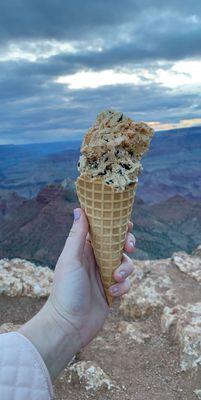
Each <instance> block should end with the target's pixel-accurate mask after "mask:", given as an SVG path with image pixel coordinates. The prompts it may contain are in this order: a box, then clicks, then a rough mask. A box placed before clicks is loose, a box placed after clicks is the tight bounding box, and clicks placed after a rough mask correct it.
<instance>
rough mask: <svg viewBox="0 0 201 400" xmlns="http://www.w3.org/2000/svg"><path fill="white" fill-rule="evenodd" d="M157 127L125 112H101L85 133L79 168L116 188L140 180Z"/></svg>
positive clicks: (121, 187)
mask: <svg viewBox="0 0 201 400" xmlns="http://www.w3.org/2000/svg"><path fill="white" fill-rule="evenodd" d="M153 133H154V131H153V129H152V128H151V127H149V126H148V125H147V124H145V123H144V122H135V121H133V120H132V119H131V118H127V117H125V116H124V115H123V113H120V112H116V111H112V110H106V111H104V112H101V113H100V114H99V115H98V116H97V118H96V121H95V123H94V125H93V126H92V128H90V129H89V130H88V132H87V133H86V135H85V138H84V140H83V143H82V147H81V154H82V156H81V157H80V160H79V162H78V170H79V172H80V174H81V175H82V174H84V175H86V176H88V177H89V178H92V179H95V178H101V179H102V180H104V182H105V183H106V184H107V185H111V186H113V187H114V188H115V190H116V191H118V192H122V191H123V190H125V188H126V187H127V186H128V185H130V184H132V183H134V182H137V180H138V175H139V174H140V172H141V170H142V166H141V163H140V160H141V157H142V155H143V154H144V153H145V152H146V150H147V149H148V147H149V144H150V140H151V137H152V136H153Z"/></svg>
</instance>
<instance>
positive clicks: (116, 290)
mask: <svg viewBox="0 0 201 400" xmlns="http://www.w3.org/2000/svg"><path fill="white" fill-rule="evenodd" d="M110 293H111V294H113V295H115V296H117V295H118V294H119V289H118V287H117V286H114V287H111V288H110Z"/></svg>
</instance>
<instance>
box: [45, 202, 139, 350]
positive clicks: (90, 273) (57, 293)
mask: <svg viewBox="0 0 201 400" xmlns="http://www.w3.org/2000/svg"><path fill="white" fill-rule="evenodd" d="M79 216H80V217H79ZM132 226H133V224H132V223H131V222H129V224H128V230H131V229H132ZM88 232H89V225H88V221H87V218H86V214H85V213H84V211H83V210H82V209H76V210H75V219H74V223H73V226H72V229H71V231H70V233H69V236H68V238H67V241H66V244H65V246H64V249H63V251H62V253H61V255H60V257H59V259H58V262H57V265H56V269H55V275H54V283H53V289H52V293H51V296H50V299H49V300H50V301H51V303H52V306H53V307H54V308H55V310H56V312H58V313H59V314H60V315H62V317H63V318H64V319H65V320H66V321H68V322H69V323H71V325H72V326H74V328H75V329H76V330H77V331H78V332H79V335H80V339H81V345H82V346H86V345H87V344H88V343H89V342H90V341H91V340H92V339H93V338H94V337H95V336H96V334H97V333H98V331H99V330H100V329H101V327H102V325H103V323H104V321H105V318H106V317H107V315H108V312H109V307H108V304H107V301H106V297H105V294H104V290H103V287H102V283H101V279H100V275H99V271H98V266H97V263H96V260H95V257H94V252H93V249H92V246H91V242H90V235H89V233H88ZM134 245H135V239H134V236H133V235H132V234H131V233H130V232H128V233H127V236H126V240H125V246H124V249H125V251H127V252H128V253H131V252H133V251H134ZM132 271H133V263H132V261H131V260H130V258H129V257H128V256H127V255H126V254H123V257H122V263H121V265H120V266H119V267H118V268H117V269H116V270H115V272H114V276H113V277H114V280H115V281H116V282H117V283H116V284H114V285H112V286H111V288H110V293H111V295H112V296H114V297H118V296H121V295H122V294H125V293H126V292H128V290H129V288H130V281H129V279H128V276H129V275H130V274H131V273H132Z"/></svg>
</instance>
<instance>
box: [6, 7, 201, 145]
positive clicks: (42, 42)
mask: <svg viewBox="0 0 201 400" xmlns="http://www.w3.org/2000/svg"><path fill="white" fill-rule="evenodd" d="M200 43H201V2H199V1H197V0H189V1H188V0H187V1H186V2H183V1H181V0H174V1H173V0H169V1H168V2H167V1H163V0H160V1H159V0H152V1H149V0H142V1H132V0H126V1H124V2H122V1H119V0H118V1H115V0H107V1H97V0H96V1H92V0H91V1H89V0H88V1H84V2H83V1H81V0H79V1H75V0H74V1H65V0H54V1H53V0H47V1H45V2H40V1H39V0H30V1H27V0H21V1H20V0H16V1H15V0H7V1H3V2H1V3H0V102H1V107H0V118H1V124H0V144H5V143H29V142H45V141H57V140H64V139H68V138H78V137H79V138H80V137H81V136H82V135H83V133H84V132H85V131H86V129H87V128H88V127H89V126H90V124H91V123H92V122H93V120H94V118H95V116H96V114H97V113H98V112H99V111H101V110H103V109H105V108H113V109H118V110H122V111H124V112H125V113H126V114H127V115H128V116H131V117H133V118H134V119H137V120H144V121H147V122H150V123H152V125H153V126H156V127H158V128H159V129H164V128H167V127H170V128H171V127H174V126H177V125H178V126H190V125H192V126H193V125H195V124H200V125H201V112H200V108H201V107H200V106H201V95H200V89H201V78H200V70H201V46H200ZM181 120H182V122H180V121H181ZM184 120H185V121H187V122H185V121H184Z"/></svg>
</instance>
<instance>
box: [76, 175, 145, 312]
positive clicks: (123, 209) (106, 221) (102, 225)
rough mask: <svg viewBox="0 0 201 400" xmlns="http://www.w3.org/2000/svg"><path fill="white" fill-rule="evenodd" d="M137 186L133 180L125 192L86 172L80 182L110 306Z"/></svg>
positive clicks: (81, 196)
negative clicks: (112, 287) (90, 176)
mask: <svg viewBox="0 0 201 400" xmlns="http://www.w3.org/2000/svg"><path fill="white" fill-rule="evenodd" d="M136 187H137V183H132V184H131V185H129V186H128V187H127V188H126V189H125V190H124V191H123V192H117V191H115V189H114V187H112V186H111V185H107V184H105V183H104V181H103V180H101V179H100V178H97V179H93V180H92V179H90V178H89V177H87V176H86V175H81V176H80V177H79V178H78V179H77V181H76V188H77V194H78V198H79V201H80V204H81V207H82V208H83V209H84V210H85V212H86V215H87V217H88V221H89V225H90V235H91V243H92V247H93V250H94V254H95V258H96V261H97V264H98V267H99V271H100V276H101V280H102V284H103V287H104V291H105V295H106V297H107V301H108V304H109V305H111V303H112V301H113V297H112V296H110V294H109V291H108V289H109V287H110V286H111V285H112V284H113V283H115V281H114V279H113V271H114V270H115V269H116V268H117V267H119V265H120V264H121V259H122V253H123V247H124V242H125V237H126V232H127V228H128V221H129V219H130V216H131V212H132V205H133V201H134V196H135V191H136Z"/></svg>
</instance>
